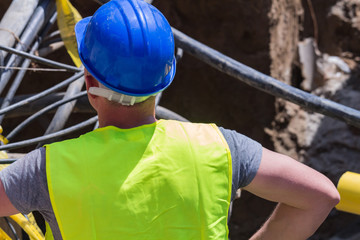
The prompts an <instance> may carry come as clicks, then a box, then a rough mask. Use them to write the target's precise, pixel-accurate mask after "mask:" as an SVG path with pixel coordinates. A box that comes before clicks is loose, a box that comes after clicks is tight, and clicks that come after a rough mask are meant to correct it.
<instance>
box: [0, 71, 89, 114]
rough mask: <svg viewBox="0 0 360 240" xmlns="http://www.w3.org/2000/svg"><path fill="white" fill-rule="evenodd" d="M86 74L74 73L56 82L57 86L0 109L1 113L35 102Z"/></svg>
mask: <svg viewBox="0 0 360 240" xmlns="http://www.w3.org/2000/svg"><path fill="white" fill-rule="evenodd" d="M83 75H84V72H79V73H76V74H75V75H73V76H72V77H70V78H68V79H66V80H64V81H62V82H61V83H58V84H56V85H55V86H53V87H51V88H48V89H46V90H45V91H42V92H40V93H38V94H36V95H34V96H31V97H29V98H27V99H24V100H22V101H20V102H17V103H14V104H11V105H10V106H8V107H6V108H4V109H0V115H1V114H5V113H7V112H10V111H12V110H14V109H16V108H19V107H23V106H25V105H27V104H29V103H31V102H34V101H36V100H38V99H40V98H42V97H45V96H47V95H49V94H50V93H53V92H55V91H57V90H60V89H61V88H63V87H65V86H67V85H69V84H70V83H72V82H73V81H75V80H76V79H79V78H80V77H82V76H83Z"/></svg>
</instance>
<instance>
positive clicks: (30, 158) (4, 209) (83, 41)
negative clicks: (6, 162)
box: [0, 0, 339, 240]
mask: <svg viewBox="0 0 360 240" xmlns="http://www.w3.org/2000/svg"><path fill="white" fill-rule="evenodd" d="M75 33H76V37H77V42H78V50H79V55H80V58H81V60H82V63H83V65H84V67H85V79H86V88H87V91H88V98H89V101H90V103H91V105H92V106H93V107H94V109H95V110H96V111H97V113H98V116H99V129H97V130H94V131H92V132H89V133H87V134H84V135H82V136H80V137H79V138H77V139H71V140H66V141H62V142H57V143H52V144H49V145H46V146H45V147H42V148H40V149H37V150H34V151H33V152H31V153H29V154H27V155H26V156H25V157H23V158H22V159H20V160H18V161H17V162H15V163H14V164H12V165H11V166H9V167H8V168H6V169H5V170H3V171H2V172H0V216H6V215H10V214H15V213H18V212H23V213H28V212H30V211H35V210H36V211H39V212H40V213H41V214H42V215H43V216H44V218H45V220H46V221H47V223H48V224H49V226H50V228H51V230H52V234H53V237H54V238H55V239H181V240H184V239H227V237H228V228H227V218H228V211H229V205H230V202H231V200H232V199H233V198H234V195H235V192H236V190H237V189H238V188H242V189H245V190H247V191H249V192H252V193H254V194H256V195H258V196H260V197H262V198H264V199H268V200H270V201H275V202H279V204H278V205H277V207H276V209H275V210H274V212H273V213H272V214H271V216H270V217H269V219H268V220H267V221H266V222H265V224H264V225H263V226H262V227H261V228H260V229H259V230H258V231H257V233H255V235H254V236H253V237H252V239H292V240H293V239H306V238H308V237H309V236H311V235H312V234H313V233H314V231H315V230H316V229H317V228H318V227H319V226H320V224H321V223H322V222H323V221H324V219H325V218H326V217H327V215H328V213H329V212H330V210H331V209H332V208H333V207H334V206H335V205H336V204H337V203H338V201H339V195H338V192H337V190H336V188H335V187H334V185H333V184H332V182H331V181H330V180H329V179H328V178H326V177H325V176H324V175H322V174H321V173H319V172H317V171H315V170H313V169H311V168H309V167H307V166H306V165H303V164H301V163H299V162H297V161H295V160H293V159H291V158H289V157H287V156H284V155H281V154H278V153H275V152H272V151H270V150H267V149H265V148H262V147H261V145H260V144H259V143H257V142H255V141H253V140H251V139H249V138H247V137H245V136H243V135H241V134H239V133H237V132H235V131H231V130H227V129H224V128H221V127H217V126H216V125H214V124H196V123H182V122H178V121H171V120H157V119H156V118H155V95H156V94H158V93H159V92H161V91H163V90H164V89H165V88H167V87H168V86H169V85H170V83H171V82H172V80H173V78H174V75H175V67H176V61H175V57H174V38H173V35H172V31H171V28H170V25H169V24H168V22H167V20H166V19H165V17H164V16H163V15H162V14H161V13H160V12H159V11H158V10H157V9H156V8H154V7H153V6H151V5H150V4H147V3H146V2H144V1H141V0H113V1H111V2H109V3H107V4H105V5H103V6H101V7H100V8H99V9H98V10H97V11H96V12H95V14H94V15H93V16H92V17H88V18H85V19H83V20H81V21H80V22H79V23H78V24H77V25H76V27H75ZM50 233H51V232H50V230H49V231H47V238H51V236H50Z"/></svg>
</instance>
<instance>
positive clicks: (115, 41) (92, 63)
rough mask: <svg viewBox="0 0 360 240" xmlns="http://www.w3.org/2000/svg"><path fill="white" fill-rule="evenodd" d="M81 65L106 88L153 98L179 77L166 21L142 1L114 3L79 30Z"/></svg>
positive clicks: (77, 26)
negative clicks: (152, 96) (176, 75)
mask: <svg viewBox="0 0 360 240" xmlns="http://www.w3.org/2000/svg"><path fill="white" fill-rule="evenodd" d="M75 33H76V38H77V42H78V50H79V55H80V59H81V60H82V63H83V64H84V66H85V68H86V69H87V70H88V71H89V72H90V73H91V74H92V75H93V76H94V77H95V78H96V79H97V80H98V81H99V82H101V83H102V84H103V85H104V86H106V87H107V88H110V89H111V90H113V91H116V92H119V93H123V94H126V95H130V96H150V95H153V94H155V93H157V92H160V91H162V90H164V89H165V88H166V87H168V86H169V85H170V83H171V82H172V80H173V78H174V75H175V68H176V66H175V64H176V61H175V57H174V38H173V35H172V31H171V27H170V25H169V23H168V22H167V20H166V18H165V17H164V16H163V15H162V14H161V12H160V11H159V10H157V9H156V8H155V7H153V6H152V5H150V4H148V3H146V2H144V1H142V0H113V1H110V2H108V3H107V4H104V5H103V6H101V7H100V8H99V9H98V10H97V11H96V12H95V13H94V15H93V16H92V17H88V18H84V19H83V20H81V21H80V22H79V23H78V24H77V25H76V26H75Z"/></svg>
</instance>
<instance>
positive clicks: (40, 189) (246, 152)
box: [0, 127, 262, 239]
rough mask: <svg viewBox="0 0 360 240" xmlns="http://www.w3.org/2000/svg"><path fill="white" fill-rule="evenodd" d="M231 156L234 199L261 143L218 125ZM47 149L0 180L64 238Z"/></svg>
mask: <svg viewBox="0 0 360 240" xmlns="http://www.w3.org/2000/svg"><path fill="white" fill-rule="evenodd" d="M219 129H220V131H221V132H222V134H223V135H224V138H225V140H226V141H227V143H228V145H229V148H230V152H231V158H232V169H233V170H232V200H233V199H234V196H235V193H236V190H237V189H239V188H242V187H245V186H246V185H248V184H249V183H250V182H251V181H252V180H253V178H254V177H255V175H256V172H257V170H258V168H259V165H260V161H261V156H262V146H261V145H260V144H259V143H257V142H255V141H254V140H252V139H250V138H248V137H246V136H244V135H242V134H239V133H237V132H236V131H233V130H227V129H224V128H222V127H219ZM45 156H46V154H45V148H39V149H36V150H34V151H32V152H30V153H29V154H27V155H25V156H24V157H23V158H21V159H19V160H18V161H16V162H15V163H13V164H11V165H10V166H9V167H7V168H5V169H4V170H2V171H0V179H1V181H2V183H3V185H4V188H5V191H6V194H7V196H8V197H9V199H10V201H11V203H12V204H13V205H14V207H15V208H16V209H18V210H19V211H20V212H22V213H24V214H27V213H29V212H31V211H39V212H40V213H41V214H42V215H43V217H44V219H45V221H47V222H48V223H49V225H50V227H51V229H52V232H53V235H54V238H55V239H62V237H61V234H60V231H59V226H58V224H57V222H56V218H55V215H54V212H53V210H52V207H51V202H50V197H49V192H48V187H47V180H46V166H45V164H46V161H45Z"/></svg>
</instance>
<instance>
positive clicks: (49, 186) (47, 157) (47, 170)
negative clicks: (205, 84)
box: [45, 145, 66, 240]
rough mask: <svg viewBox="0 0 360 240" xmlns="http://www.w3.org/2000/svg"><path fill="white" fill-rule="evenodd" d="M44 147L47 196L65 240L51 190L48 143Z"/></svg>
mask: <svg viewBox="0 0 360 240" xmlns="http://www.w3.org/2000/svg"><path fill="white" fill-rule="evenodd" d="M45 147H46V159H45V162H46V168H45V169H46V178H47V183H48V191H49V197H50V202H51V206H52V208H53V211H54V215H55V219H56V221H57V224H58V226H59V230H60V233H61V236H62V239H63V240H65V239H66V237H65V234H64V229H63V225H62V221H61V219H60V216H59V211H58V209H57V205H56V203H55V198H54V192H53V188H52V179H51V174H50V145H45ZM49 227H50V226H49Z"/></svg>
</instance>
